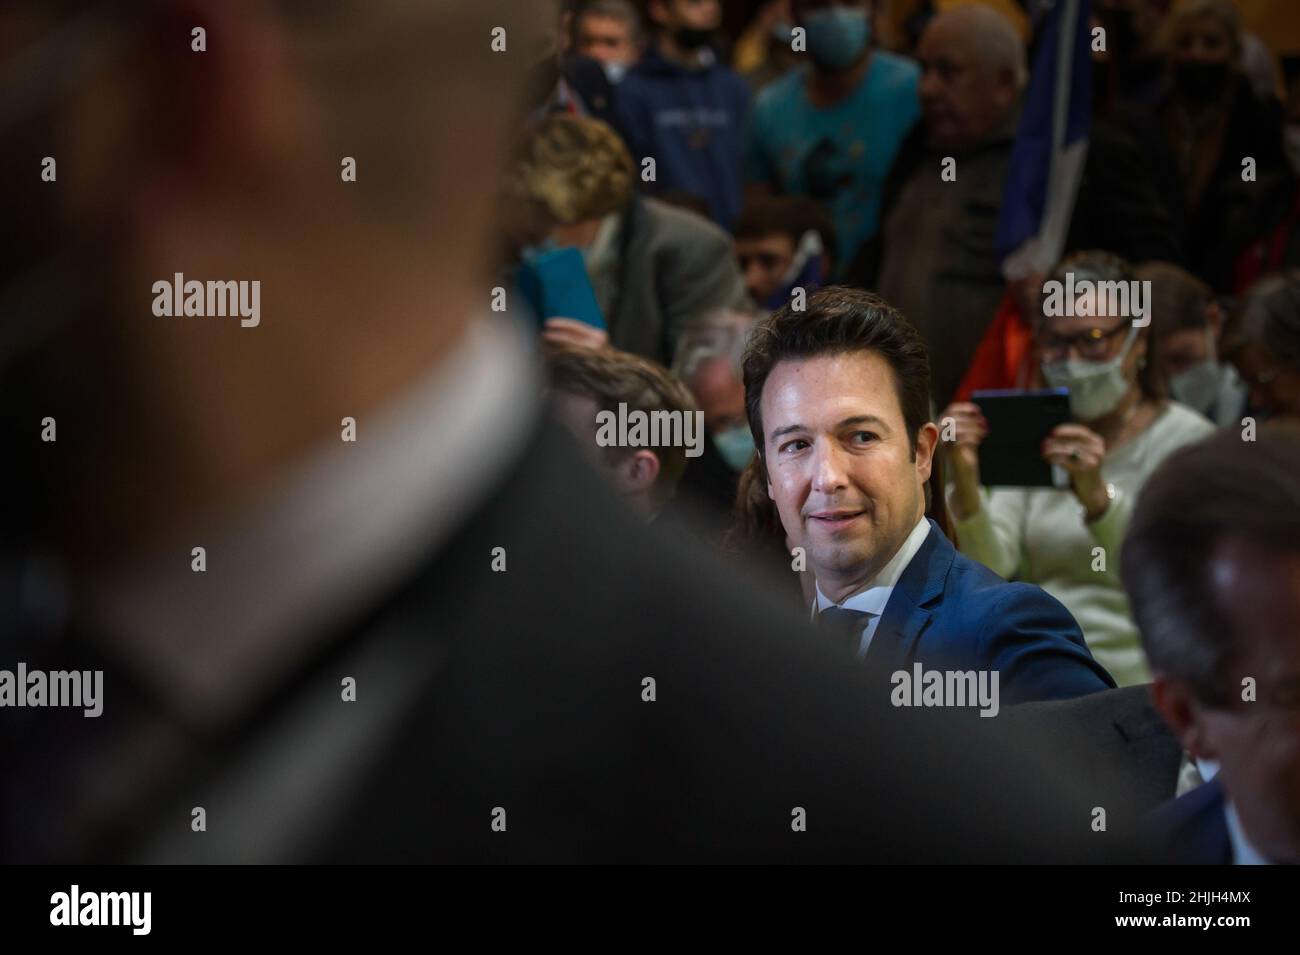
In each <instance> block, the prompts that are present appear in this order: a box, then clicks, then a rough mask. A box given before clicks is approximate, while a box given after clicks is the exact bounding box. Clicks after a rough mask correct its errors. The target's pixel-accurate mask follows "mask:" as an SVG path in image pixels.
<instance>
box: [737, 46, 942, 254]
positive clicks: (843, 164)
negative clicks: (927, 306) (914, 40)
mask: <svg viewBox="0 0 1300 955" xmlns="http://www.w3.org/2000/svg"><path fill="white" fill-rule="evenodd" d="M808 70H809V67H806V66H805V67H801V68H800V69H797V70H793V71H791V72H790V73H789V74H787V75H786V76H784V77H782V78H781V79H779V80H776V81H774V82H773V83H771V84H770V85H768V86H767V87H765V88H764V89H763V91H762V92H761V93H759V95H758V99H757V100H756V101H755V104H754V109H753V114H752V116H751V118H750V123H749V129H748V131H747V135H746V143H745V166H746V170H745V172H746V176H747V178H748V179H749V180H750V181H752V182H766V183H771V184H772V185H773V186H774V187H775V188H776V189H777V190H778V191H779V192H782V193H787V194H790V195H803V196H810V197H811V198H813V199H817V200H819V201H821V202H822V203H823V204H824V205H825V206H826V208H827V209H828V210H829V211H830V213H831V217H832V219H833V220H834V222H835V231H836V233H837V243H836V246H837V248H836V263H837V268H836V271H837V273H839V274H843V272H844V270H845V269H847V268H848V267H849V265H850V263H851V262H852V261H853V256H854V255H856V254H857V251H858V249H859V248H860V247H861V246H862V243H863V242H865V241H867V240H868V239H870V238H871V237H872V236H874V235H875V234H876V230H877V229H878V228H879V226H880V201H881V191H882V189H883V188H884V184H885V176H886V175H887V174H888V173H889V167H890V165H891V164H892V163H893V161H894V157H895V156H896V155H897V154H898V148H899V146H900V145H902V142H903V140H904V139H905V138H906V137H907V134H908V133H909V132H911V130H912V126H913V125H914V124H915V123H916V121H917V119H918V118H919V117H920V115H921V106H920V99H919V97H918V94H917V85H918V83H919V82H920V77H921V69H920V67H919V66H918V65H917V64H916V63H914V62H913V61H912V60H909V59H905V58H903V57H901V56H896V55H895V54H892V53H887V52H885V51H883V50H875V51H873V52H872V54H871V65H870V66H869V67H868V68H867V72H866V75H865V76H863V78H862V82H860V83H859V84H858V86H857V89H855V90H853V92H851V93H850V94H849V95H848V96H846V97H845V98H844V99H843V100H841V101H840V102H839V103H837V104H835V105H834V106H832V107H830V108H828V109H818V108H816V107H814V106H813V105H812V104H811V103H809V102H808Z"/></svg>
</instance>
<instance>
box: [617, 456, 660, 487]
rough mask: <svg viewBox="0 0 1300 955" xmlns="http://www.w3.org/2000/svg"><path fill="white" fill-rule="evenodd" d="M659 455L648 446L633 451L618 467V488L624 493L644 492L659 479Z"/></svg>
mask: <svg viewBox="0 0 1300 955" xmlns="http://www.w3.org/2000/svg"><path fill="white" fill-rule="evenodd" d="M659 470H660V463H659V455H657V454H655V453H654V452H653V451H651V450H649V449H647V448H641V449H639V450H637V451H633V452H632V453H631V454H630V455H628V456H627V458H626V459H625V460H624V461H623V463H622V464H620V465H619V467H618V478H617V483H618V489H619V491H621V492H622V493H624V494H644V493H647V492H649V490H650V489H651V488H652V487H654V483H655V481H657V480H658V479H659Z"/></svg>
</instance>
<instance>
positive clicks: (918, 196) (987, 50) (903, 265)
mask: <svg viewBox="0 0 1300 955" xmlns="http://www.w3.org/2000/svg"><path fill="white" fill-rule="evenodd" d="M917 56H918V58H919V59H920V61H921V65H922V69H923V73H922V76H921V85H920V94H921V111H922V117H923V122H922V124H921V125H920V126H918V128H917V129H916V130H914V131H913V133H912V135H911V136H909V137H908V140H907V142H906V143H904V145H903V148H902V150H901V151H900V153H899V156H898V159H897V160H896V161H895V163H894V167H893V169H891V170H890V174H889V179H888V180H887V182H886V185H885V198H884V203H885V208H884V211H883V212H882V216H881V230H880V235H879V236H878V238H877V240H876V241H874V242H871V243H869V244H868V245H867V246H866V247H864V249H863V251H862V254H861V255H859V257H858V260H857V262H856V263H855V264H854V266H853V267H852V268H851V269H850V272H849V279H850V281H851V282H852V284H855V285H860V286H862V287H865V288H875V289H877V290H878V291H879V292H880V294H881V295H883V296H884V297H885V298H886V299H887V300H889V301H890V302H892V303H893V304H894V305H896V306H897V307H898V308H899V309H900V310H901V311H902V312H903V314H904V315H906V316H907V317H908V318H910V319H911V320H912V322H913V323H915V325H916V326H917V328H919V329H920V331H921V334H922V335H923V336H924V337H925V340H926V343H927V345H928V346H929V349H930V363H931V375H932V377H931V385H932V390H933V396H934V400H935V403H936V405H937V406H938V407H940V408H942V407H943V406H944V405H946V404H947V403H948V401H949V400H950V399H951V397H952V394H953V392H955V391H956V389H957V386H958V384H959V383H960V381H961V378H962V375H963V373H964V372H965V371H966V366H967V364H968V363H969V361H970V357H971V355H972V354H974V352H975V349H976V346H977V345H978V344H979V341H980V339H981V338H982V337H983V334H984V331H985V329H986V328H987V327H988V325H989V322H990V321H991V320H992V319H993V316H994V313H995V312H996V310H997V307H998V302H999V301H1000V300H1001V298H1002V295H1003V291H1004V288H1005V283H1004V282H1003V279H1002V273H1001V263H1000V262H999V259H998V256H997V254H996V251H995V247H994V239H995V236H996V233H997V224H998V211H999V207H1000V204H1001V200H1002V187H1003V182H1004V180H1005V179H1006V171H1007V163H1008V161H1009V160H1010V158H1011V147H1012V145H1013V143H1014V141H1015V132H1016V121H1017V118H1018V114H1019V105H1020V98H1021V91H1022V90H1023V89H1024V86H1025V83H1026V81H1027V71H1026V67H1025V49H1024V44H1023V43H1022V42H1021V40H1020V37H1019V35H1018V34H1017V33H1016V30H1015V28H1014V27H1013V26H1012V24H1011V23H1010V21H1009V20H1007V19H1006V18H1005V17H1004V16H1002V15H1001V14H999V13H997V12H996V11H994V10H992V9H989V8H987V7H982V6H966V7H957V8H955V9H951V10H947V11H945V12H943V13H940V14H939V15H938V16H936V17H935V18H934V19H933V20H931V21H930V24H929V25H928V26H927V27H926V29H925V33H924V34H923V35H922V37H921V43H920V46H919V47H918V49H917Z"/></svg>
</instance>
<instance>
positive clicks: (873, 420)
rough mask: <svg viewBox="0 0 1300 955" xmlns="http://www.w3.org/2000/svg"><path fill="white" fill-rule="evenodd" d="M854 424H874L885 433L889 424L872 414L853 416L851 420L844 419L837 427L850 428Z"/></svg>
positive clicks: (888, 428)
mask: <svg viewBox="0 0 1300 955" xmlns="http://www.w3.org/2000/svg"><path fill="white" fill-rule="evenodd" d="M855 424H874V425H876V426H877V427H880V428H883V429H884V430H886V431H889V430H890V427H889V423H888V422H887V421H885V419H884V418H877V417H876V416H875V415H873V414H860V415H854V416H853V417H852V418H845V419H844V420H843V421H841V422H840V423H839V425H838V427H841V428H851V427H852V426H853V425H855Z"/></svg>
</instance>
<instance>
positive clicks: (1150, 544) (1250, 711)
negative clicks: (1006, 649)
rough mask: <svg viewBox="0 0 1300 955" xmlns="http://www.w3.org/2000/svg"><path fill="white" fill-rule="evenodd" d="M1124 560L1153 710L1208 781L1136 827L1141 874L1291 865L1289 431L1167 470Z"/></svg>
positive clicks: (1299, 551)
mask: <svg viewBox="0 0 1300 955" xmlns="http://www.w3.org/2000/svg"><path fill="white" fill-rule="evenodd" d="M1123 555H1124V559H1123V564H1122V570H1121V575H1122V576H1123V579H1124V586H1125V589H1126V590H1127V591H1128V593H1129V599H1130V601H1131V602H1132V606H1133V613H1134V617H1135V618H1136V620H1137V624H1138V627H1139V628H1140V630H1141V632H1142V643H1143V646H1144V647H1145V649H1146V653H1147V657H1148V659H1149V660H1150V661H1151V671H1152V674H1153V677H1154V682H1153V684H1152V691H1153V698H1154V700H1155V704H1156V708H1157V709H1158V710H1159V711H1160V713H1161V715H1162V716H1163V717H1164V718H1165V721H1166V722H1167V723H1168V724H1169V726H1170V728H1171V729H1172V730H1173V732H1174V735H1175V736H1177V737H1178V739H1179V741H1180V742H1181V743H1182V745H1183V748H1184V749H1186V750H1187V751H1188V752H1190V753H1191V754H1192V756H1194V757H1196V758H1197V760H1198V761H1202V760H1211V761H1214V762H1217V763H1218V765H1219V769H1218V773H1217V774H1216V775H1215V777H1214V779H1213V781H1211V782H1208V783H1205V784H1204V785H1202V786H1200V787H1198V788H1197V789H1193V790H1192V791H1191V792H1188V793H1186V794H1185V795H1183V796H1182V797H1180V798H1179V799H1176V800H1173V801H1172V802H1169V803H1166V804H1165V805H1164V806H1162V807H1160V808H1159V809H1157V810H1156V811H1155V812H1153V813H1152V814H1151V815H1150V816H1149V817H1148V819H1147V820H1146V823H1147V824H1146V835H1147V837H1148V839H1149V841H1150V843H1151V850H1152V857H1153V861H1160V862H1174V863H1180V864H1188V863H1210V864H1225V865H1226V864H1237V865H1243V864H1257V863H1269V862H1275V863H1282V862H1290V863H1295V862H1300V431H1297V430H1296V429H1295V427H1294V426H1290V425H1285V426H1284V425H1280V424H1275V425H1266V426H1265V427H1263V428H1262V429H1261V430H1260V432H1259V434H1258V435H1257V437H1256V440H1254V441H1243V440H1241V434H1240V432H1238V431H1237V429H1235V428H1228V429H1224V430H1222V431H1220V432H1218V433H1217V434H1216V435H1214V436H1213V437H1211V438H1209V439H1207V440H1206V441H1203V442H1201V443H1200V444H1196V445H1192V446H1190V447H1188V448H1185V449H1182V450H1180V451H1178V452H1176V453H1175V454H1172V455H1170V456H1169V458H1168V459H1167V460H1166V461H1165V462H1164V463H1163V464H1162V465H1161V466H1160V468H1159V469H1158V470H1157V471H1156V472H1155V473H1154V474H1153V475H1152V476H1151V478H1150V480H1149V481H1148V483H1147V486H1146V487H1145V488H1144V489H1143V491H1142V495H1141V497H1140V498H1139V500H1138V503H1137V507H1136V509H1135V511H1134V514H1133V518H1132V522H1131V523H1130V524H1129V529H1128V534H1127V536H1126V537H1125V540H1124V551H1123Z"/></svg>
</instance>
